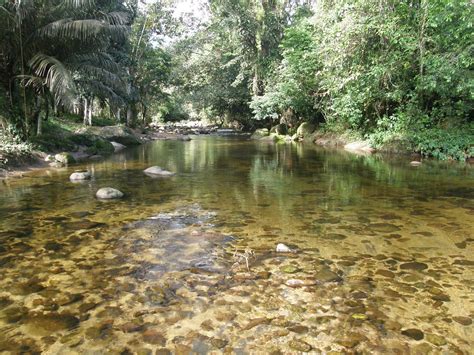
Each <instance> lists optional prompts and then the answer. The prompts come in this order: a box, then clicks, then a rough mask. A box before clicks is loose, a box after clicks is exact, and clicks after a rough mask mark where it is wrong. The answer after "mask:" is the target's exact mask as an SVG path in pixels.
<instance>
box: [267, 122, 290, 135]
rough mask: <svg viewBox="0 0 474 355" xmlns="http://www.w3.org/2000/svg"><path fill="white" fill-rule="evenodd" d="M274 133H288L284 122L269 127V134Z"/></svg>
mask: <svg viewBox="0 0 474 355" xmlns="http://www.w3.org/2000/svg"><path fill="white" fill-rule="evenodd" d="M272 133H276V134H278V135H281V136H284V135H285V134H287V133H288V127H287V126H286V124H284V123H280V124H277V125H276V126H273V127H272V128H271V129H270V134H272Z"/></svg>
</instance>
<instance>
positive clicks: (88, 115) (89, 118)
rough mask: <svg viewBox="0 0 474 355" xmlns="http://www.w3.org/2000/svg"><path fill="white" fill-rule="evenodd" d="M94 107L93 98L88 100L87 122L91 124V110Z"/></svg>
mask: <svg viewBox="0 0 474 355" xmlns="http://www.w3.org/2000/svg"><path fill="white" fill-rule="evenodd" d="M93 109H94V99H93V98H92V99H90V100H89V112H88V113H87V123H88V125H89V126H92V110H93Z"/></svg>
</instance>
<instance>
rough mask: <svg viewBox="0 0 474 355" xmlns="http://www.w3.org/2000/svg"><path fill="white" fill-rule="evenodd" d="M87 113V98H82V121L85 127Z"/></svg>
mask: <svg viewBox="0 0 474 355" xmlns="http://www.w3.org/2000/svg"><path fill="white" fill-rule="evenodd" d="M87 111H88V106H87V98H84V119H83V123H84V126H87Z"/></svg>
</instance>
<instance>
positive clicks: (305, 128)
mask: <svg viewBox="0 0 474 355" xmlns="http://www.w3.org/2000/svg"><path fill="white" fill-rule="evenodd" d="M315 130H316V126H315V125H313V124H312V123H309V122H303V123H302V124H300V126H299V127H298V129H297V130H296V137H297V138H298V139H305V138H307V137H309V136H310V135H311V134H313V132H314V131H315Z"/></svg>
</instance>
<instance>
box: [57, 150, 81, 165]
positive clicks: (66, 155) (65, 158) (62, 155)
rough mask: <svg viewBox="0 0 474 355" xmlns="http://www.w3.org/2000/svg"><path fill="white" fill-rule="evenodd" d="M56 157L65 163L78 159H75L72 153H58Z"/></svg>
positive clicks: (71, 162) (72, 162)
mask: <svg viewBox="0 0 474 355" xmlns="http://www.w3.org/2000/svg"><path fill="white" fill-rule="evenodd" d="M54 159H56V161H57V162H59V163H61V164H64V165H68V164H74V163H75V162H76V159H74V157H73V156H72V154H70V153H58V154H56V155H55V156H54Z"/></svg>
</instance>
